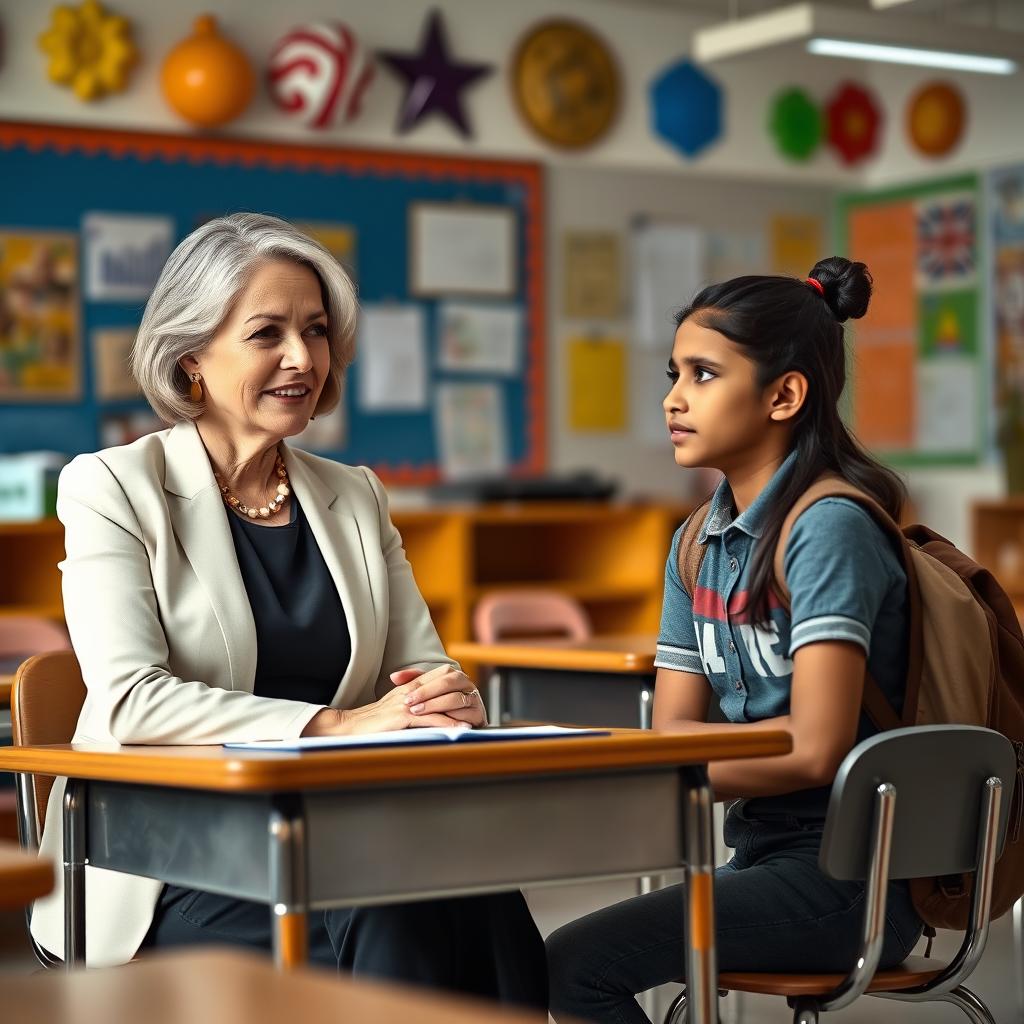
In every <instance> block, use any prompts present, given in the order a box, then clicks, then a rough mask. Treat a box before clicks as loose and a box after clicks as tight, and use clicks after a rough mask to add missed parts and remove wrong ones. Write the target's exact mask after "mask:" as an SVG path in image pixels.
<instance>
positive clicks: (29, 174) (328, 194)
mask: <svg viewBox="0 0 1024 1024" xmlns="http://www.w3.org/2000/svg"><path fill="white" fill-rule="evenodd" d="M0 166H2V169H3V174H2V180H3V183H4V187H3V188H0V231H5V232H18V231H22V230H23V231H24V232H25V233H26V234H27V233H33V234H34V233H39V235H40V236H42V235H47V236H53V237H56V238H58V239H64V240H65V241H66V240H67V239H69V238H71V239H72V241H73V237H74V236H75V235H80V233H81V231H82V224H83V220H84V218H85V217H86V216H87V215H89V214H121V215H125V214H131V215H142V216H154V215H155V216H163V217H166V218H169V219H170V220H171V221H172V222H173V233H174V238H173V243H174V244H176V243H177V242H178V241H179V240H180V239H181V238H183V237H184V236H185V235H186V234H188V233H189V232H190V231H191V230H193V229H194V228H195V227H196V226H198V225H199V224H200V223H202V222H204V221H206V220H209V219H210V218H211V217H216V216H221V215H224V214H227V213H232V212H235V211H240V210H253V211H258V212H262V213H270V214H274V215H276V216H279V217H283V218H284V219H286V220H289V221H292V222H294V223H299V224H307V223H314V224H319V225H324V226H326V228H325V229H326V230H328V231H329V230H331V228H332V226H333V227H334V228H336V230H337V231H339V232H351V233H352V238H353V240H354V245H353V253H354V257H353V258H354V264H355V266H354V277H355V280H356V284H357V287H358V291H359V300H360V304H361V305H364V306H370V305H373V308H376V309H384V308H386V307H387V305H388V304H395V308H403V309H407V308H409V307H410V306H415V307H416V308H418V309H419V310H421V312H422V322H423V324H424V331H425V337H426V364H427V370H426V372H427V381H428V385H429V387H428V392H429V395H430V397H429V399H428V404H427V407H426V408H421V409H402V410H385V411H381V410H377V409H375V410H372V411H368V410H366V409H364V408H362V407H361V405H360V401H359V364H360V360H359V355H358V352H357V357H356V362H355V364H354V365H353V367H352V368H351V370H350V372H349V376H348V380H347V383H346V394H345V399H344V406H345V417H346V419H347V424H346V428H345V437H344V441H343V444H342V446H341V447H334V448H319V447H316V448H314V449H313V450H316V451H317V452H318V453H319V454H322V455H326V456H329V457H332V458H336V459H338V460H340V461H343V462H347V463H352V464H364V465H368V466H371V467H372V468H373V469H374V470H375V471H376V472H378V473H379V474H380V475H381V477H382V478H383V479H385V480H386V481H390V482H395V483H408V484H425V483H430V482H433V481H435V480H436V479H438V478H439V468H438V454H439V452H438V444H439V441H438V437H439V424H438V420H439V419H441V418H442V416H441V415H440V414H439V411H438V409H437V407H436V406H435V398H434V396H435V395H436V394H438V393H441V394H443V393H444V392H445V390H446V389H448V390H451V389H452V386H453V384H454V385H462V384H466V383H472V382H474V381H476V382H478V383H486V384H488V385H494V387H493V388H491V391H492V393H493V395H494V396H495V399H496V401H495V402H492V403H490V404H488V405H486V406H485V407H483V408H482V410H481V411H480V413H479V415H485V416H486V415H500V416H502V417H503V419H504V422H503V424H502V434H503V436H504V439H505V447H506V453H505V454H506V463H505V464H506V466H507V471H508V472H510V473H512V474H518V475H522V474H529V473H537V472H539V471H542V470H543V468H544V462H545V421H546V417H545V383H544V366H545V289H544V278H545V275H544V221H543V217H544V208H543V188H542V184H543V183H542V174H541V170H540V167H539V166H538V165H536V164H532V163H525V162H515V161H493V160H477V159H466V158H449V157H440V156H432V155H426V154H423V155H416V154H409V153H390V152H376V151H366V150H358V151H357V150H346V149H336V148H328V147H320V146H303V145H291V144H281V143H276V142H274V143H268V142H260V141H250V140H242V139H223V138H217V139H212V138H202V137H192V136H175V135H157V134H148V133H135V132H121V131H103V130H91V129H81V128H73V127H64V126H41V125H28V124H16V123H4V122H0ZM417 204H451V205H452V209H456V208H458V209H473V208H475V207H479V208H481V209H483V208H489V209H492V210H499V211H504V212H506V213H508V214H509V216H510V217H511V218H512V219H513V221H514V233H513V235H512V237H513V239H514V248H513V251H512V256H511V259H512V260H513V261H514V273H512V274H510V275H509V280H510V281H511V282H512V284H511V286H510V287H511V289H512V291H511V294H508V295H505V296H503V297H502V302H503V303H505V304H506V306H509V305H515V306H516V307H518V309H519V310H520V314H521V315H520V321H519V322H520V323H521V333H522V337H521V339H520V351H519V356H518V358H517V361H516V364H515V366H514V367H513V368H510V369H509V370H508V371H507V372H504V373H502V374H499V375H497V376H495V375H493V374H487V373H486V372H483V371H480V372H478V373H476V374H475V375H474V373H473V372H472V367H470V372H468V373H467V372H466V368H465V367H462V368H461V370H460V372H459V373H458V374H457V375H455V374H453V373H452V372H451V369H450V367H446V365H445V364H444V361H443V360H442V359H441V358H440V354H439V344H440V340H439V337H438V335H439V324H438V320H439V307H440V306H441V304H442V303H443V302H445V301H446V297H444V296H439V295H435V294H423V293H421V292H416V293H414V291H413V287H412V283H411V281H410V273H409V252H410V210H411V209H412V208H413V207H415V206H417ZM79 272H80V275H81V273H83V272H84V261H83V260H80V261H79ZM76 284H77V283H76ZM0 287H2V282H0ZM449 298H450V300H451V301H457V300H458V299H459V297H458V296H454V295H453V296H450V297H449ZM474 301H478V302H486V301H488V300H487V299H476V300H474ZM77 302H78V310H77V324H76V325H75V329H76V331H77V337H76V338H75V339H74V346H73V351H72V352H71V354H70V355H69V356H68V357H67V361H68V362H69V364H72V363H73V364H74V370H75V372H74V379H73V382H71V383H68V384H67V388H66V393H62V394H54V395H45V396H42V397H40V395H38V394H32V393H28V392H26V393H24V394H21V395H16V394H12V393H11V392H10V390H9V391H8V393H5V394H3V395H0V452H16V451H21V450H25V449H29V448H30V449H34V450H38V449H44V450H52V451H57V452H63V453H67V454H69V455H74V454H77V453H79V452H83V451H94V450H97V449H99V448H101V447H103V444H102V441H101V433H100V423H101V421H102V420H103V419H104V417H109V416H110V415H111V414H113V415H116V414H118V413H126V414H127V413H130V412H132V411H140V412H141V411H142V410H145V409H146V408H147V407H146V404H145V402H144V400H142V399H140V398H139V397H135V396H131V395H130V394H129V395H128V397H125V396H124V395H123V394H122V395H119V393H118V388H117V380H116V378H117V370H118V364H117V363H116V362H115V364H114V366H113V369H112V368H111V366H110V365H107V366H105V367H100V366H98V365H96V363H97V360H96V358H95V353H94V351H93V350H94V347H95V346H94V344H93V341H92V339H93V338H94V336H95V334H96V332H106V331H109V332H113V334H114V335H116V334H117V332H118V331H120V334H121V336H124V335H125V334H127V333H128V331H127V330H126V329H131V328H134V327H135V326H137V325H138V323H139V320H140V318H141V315H142V309H143V307H144V300H142V301H139V300H138V299H137V298H136V299H134V300H131V301H126V300H118V299H117V298H116V296H115V297H114V298H113V299H111V298H110V297H109V296H108V297H106V298H105V299H104V300H103V301H94V300H92V299H90V298H89V296H88V294H87V291H86V290H85V289H81V288H80V289H78V299H77ZM124 373H125V374H127V367H125V368H124ZM112 378H113V379H112ZM62 379H63V378H62ZM69 381H70V378H69ZM44 383H45V378H44ZM127 390H128V392H130V391H131V389H130V388H128V389H127Z"/></svg>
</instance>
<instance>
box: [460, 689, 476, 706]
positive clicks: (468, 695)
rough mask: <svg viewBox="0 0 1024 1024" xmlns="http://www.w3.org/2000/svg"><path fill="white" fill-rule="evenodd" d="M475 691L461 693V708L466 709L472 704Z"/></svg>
mask: <svg viewBox="0 0 1024 1024" xmlns="http://www.w3.org/2000/svg"><path fill="white" fill-rule="evenodd" d="M475 692H476V691H475V690H463V691H462V706H463V707H464V708H468V707H469V706H470V705H471V704H472V703H473V695H474V693H475Z"/></svg>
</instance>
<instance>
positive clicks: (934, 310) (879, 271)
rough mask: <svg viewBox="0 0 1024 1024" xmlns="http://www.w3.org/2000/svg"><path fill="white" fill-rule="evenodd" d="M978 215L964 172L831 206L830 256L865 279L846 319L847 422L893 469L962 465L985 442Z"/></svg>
mask: <svg viewBox="0 0 1024 1024" xmlns="http://www.w3.org/2000/svg"><path fill="white" fill-rule="evenodd" d="M980 218H981V205H980V199H979V182H978V179H977V178H976V177H975V176H973V175H969V176H964V177H959V178H950V179H945V180H942V181H934V182H929V183H927V184H924V185H917V186H910V187H904V188H900V189H895V190H891V191H887V192H872V193H858V194H854V195H847V196H843V197H841V198H840V200H839V204H838V218H837V220H838V230H839V235H840V247H841V251H845V252H846V253H847V254H848V256H849V258H850V259H854V260H860V261H862V262H864V263H866V264H867V267H868V269H869V270H870V272H871V274H872V277H873V279H874V291H873V295H872V299H871V305H870V307H869V310H868V314H867V316H866V317H864V318H863V319H862V320H858V321H851V322H850V324H849V326H850V328H851V331H850V336H851V338H852V346H851V350H852V367H851V369H852V374H851V385H852V394H851V401H852V405H851V410H852V422H853V427H854V430H855V432H856V433H857V436H858V437H859V438H860V440H861V441H862V442H863V443H864V445H865V446H866V447H868V448H869V449H871V450H872V451H873V452H875V453H876V454H878V455H880V456H882V457H883V458H885V459H886V460H887V461H889V462H892V463H894V464H897V465H901V464H902V465H950V464H971V463H975V462H977V461H978V459H979V457H980V456H981V455H982V454H983V452H984V450H985V448H986V446H987V417H986V408H987V406H988V404H989V403H988V400H987V395H988V380H987V374H986V372H985V366H986V365H987V359H986V351H987V346H986V344H985V338H986V333H985V330H984V324H983V320H982V316H983V308H982V301H981V294H982V293H981V289H982V282H983V274H982V270H981V266H980V261H981V246H980V244H979V229H980Z"/></svg>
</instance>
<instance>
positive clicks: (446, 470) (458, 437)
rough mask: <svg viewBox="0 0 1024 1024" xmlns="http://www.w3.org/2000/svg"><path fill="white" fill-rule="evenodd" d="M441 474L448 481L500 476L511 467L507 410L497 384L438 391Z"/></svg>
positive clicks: (444, 387) (449, 385) (446, 387)
mask: <svg viewBox="0 0 1024 1024" xmlns="http://www.w3.org/2000/svg"><path fill="white" fill-rule="evenodd" d="M435 396H436V401H437V412H436V417H435V421H436V427H437V433H438V448H439V450H440V452H441V474H442V476H443V477H444V478H445V479H446V480H465V479H467V478H471V477H489V476H500V475H501V474H502V473H504V472H505V471H506V469H507V468H508V438H507V435H506V430H505V407H504V403H503V402H502V395H501V389H500V388H499V387H498V385H497V384H454V383H450V382H445V383H442V384H439V385H438V386H437V388H436V389H435Z"/></svg>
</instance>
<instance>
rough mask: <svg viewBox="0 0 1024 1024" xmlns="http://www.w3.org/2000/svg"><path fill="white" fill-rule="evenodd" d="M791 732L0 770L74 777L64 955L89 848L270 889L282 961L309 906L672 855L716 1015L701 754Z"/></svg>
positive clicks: (71, 955) (210, 755)
mask: <svg viewBox="0 0 1024 1024" xmlns="http://www.w3.org/2000/svg"><path fill="white" fill-rule="evenodd" d="M790 748H791V740H790V737H789V735H788V734H787V733H785V732H782V731H779V732H774V731H773V732H752V733H750V734H749V735H741V734H737V733H736V731H735V730H733V731H729V732H725V731H714V732H710V731H709V732H703V733H700V734H696V735H692V736H685V735H668V734H659V733H646V732H640V731H638V730H630V731H623V732H618V733H616V734H614V735H611V736H599V737H583V738H575V739H561V740H536V741H505V742H501V743H494V744H474V745H465V746H457V745H455V744H452V745H451V746H445V747H417V748H405V749H402V748H391V749H363V750H355V749H349V750H334V751H319V752H315V753H313V752H306V753H301V754H288V753H268V752H262V751H260V752H241V751H225V750H223V749H222V748H220V747H116V746H110V747H101V746H92V745H88V746H87V745H77V746H70V745H61V746H39V747H11V748H8V749H3V750H0V770H3V771H15V772H35V773H43V774H48V775H65V776H68V778H69V782H68V785H67V791H66V793H65V798H64V808H63V813H64V826H63V827H64V836H65V847H64V860H65V866H64V896H65V921H66V929H65V943H66V945H65V949H66V951H67V960H68V964H69V966H73V965H76V964H81V963H83V962H84V959H85V919H84V908H85V885H84V881H85V863H86V861H88V863H90V864H91V865H94V866H96V867H105V868H112V869H114V870H119V871H128V872H131V873H134V874H139V875H146V876H149V877H152V878H159V879H161V880H162V881H165V882H170V883H173V884H175V885H180V886H186V887H190V888H196V889H211V890H213V891H215V892H220V893H223V894H225V895H230V896H235V897H238V898H241V899H250V900H258V901H260V902H263V903H267V904H269V905H271V906H273V908H274V917H273V920H274V940H275V941H274V946H275V953H276V957H277V961H278V963H279V964H281V965H283V966H290V965H293V964H296V963H301V962H302V961H303V960H304V959H305V936H306V913H307V911H308V910H310V909H318V908H325V907H331V906H345V905H356V904H372V903H387V902H401V901H405V900H410V899H416V898H427V897H439V896H455V895H464V894H469V893H476V892H500V891H503V890H505V891H507V890H510V889H516V888H519V887H521V886H526V885H530V886H534V885H540V884H564V883H565V882H567V881H575V880H583V879H598V878H621V877H632V876H637V875H643V874H658V873H663V872H667V871H672V870H678V869H679V867H680V865H683V864H685V865H686V867H687V871H688V877H689V881H690V885H689V887H688V890H687V891H688V903H689V906H688V908H685V911H686V913H687V922H688V924H687V928H688V930H689V936H690V942H689V944H688V957H687V965H686V974H687V977H688V979H689V991H690V993H691V999H692V1002H691V1013H692V1016H691V1018H690V1019H691V1021H692V1022H694V1024H717V991H718V990H717V969H716V964H715V949H714V902H713V886H714V874H713V872H714V852H713V844H712V830H713V823H712V814H711V811H712V801H713V795H712V792H711V788H710V786H709V785H708V780H707V771H706V765H707V763H708V762H709V761H713V760H719V759H724V758H736V757H757V756H770V755H776V754H784V753H786V752H788V751H789V750H790ZM183 836H187V838H188V841H187V842H183V841H182V837H183ZM453 849H456V850H458V851H459V857H457V858H452V857H451V851H452V850H453ZM382 850H386V851H388V856H386V857H385V856H381V851H382ZM241 866H244V870H240V867H241ZM680 911H681V912H684V908H683V907H680Z"/></svg>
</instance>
